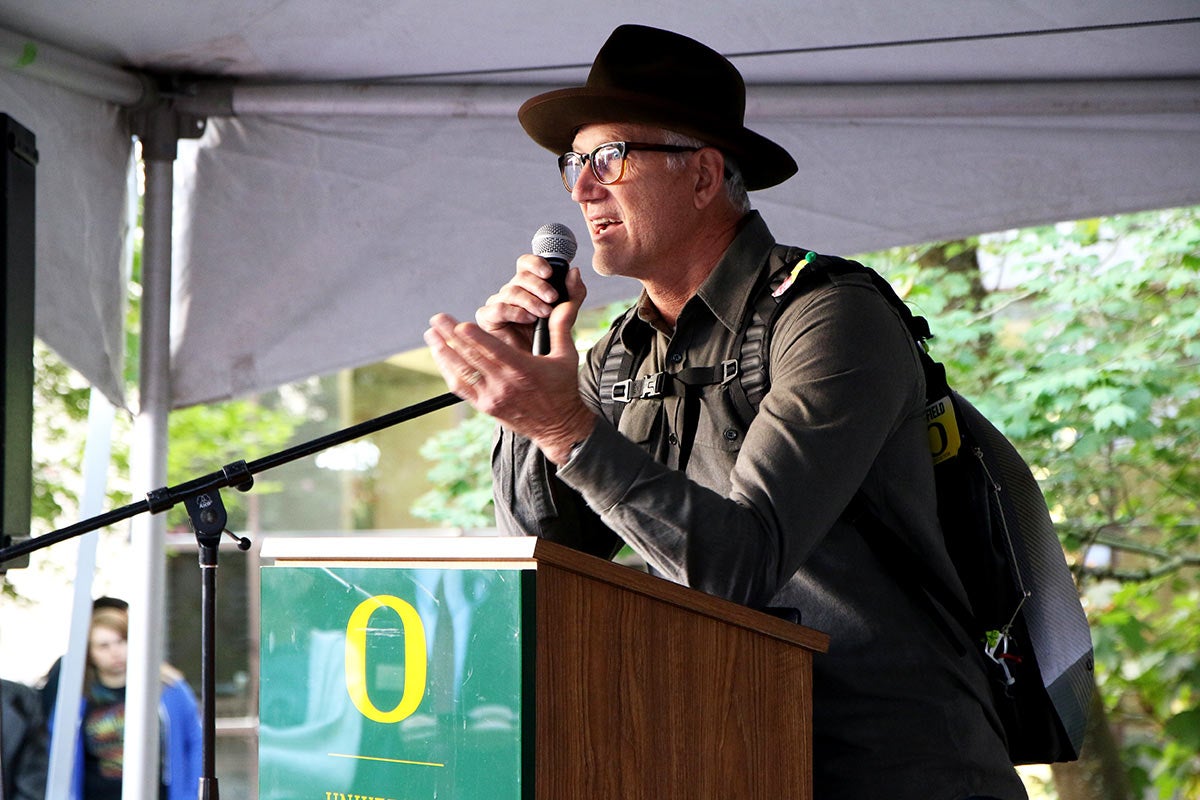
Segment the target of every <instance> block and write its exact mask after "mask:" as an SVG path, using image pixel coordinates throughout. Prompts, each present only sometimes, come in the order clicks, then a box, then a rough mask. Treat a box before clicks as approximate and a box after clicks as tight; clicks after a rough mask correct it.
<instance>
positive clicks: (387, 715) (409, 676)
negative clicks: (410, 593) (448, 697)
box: [346, 594, 427, 723]
mask: <svg viewBox="0 0 1200 800" xmlns="http://www.w3.org/2000/svg"><path fill="white" fill-rule="evenodd" d="M385 607H386V608H390V609H392V610H393V611H395V612H396V613H397V614H398V615H399V616H400V625H401V627H402V628H403V630H404V693H403V694H402V695H401V696H400V702H399V703H398V704H397V705H396V707H395V708H393V709H392V710H391V711H380V710H379V709H378V708H376V707H375V704H374V703H372V702H371V697H370V695H368V694H367V624H368V623H369V622H370V621H371V615H372V614H374V613H375V612H376V611H378V610H379V609H381V608H385ZM425 658H426V656H425V625H424V623H423V622H421V615H420V614H418V613H417V610H416V609H415V608H413V607H412V605H410V604H409V603H406V602H404V601H403V600H401V599H400V598H399V597H393V596H391V595H388V594H382V595H376V596H375V597H371V598H368V599H366V600H364V601H362V602H361V603H359V604H358V607H357V608H355V609H354V613H353V614H351V615H350V621H349V622H348V623H347V624H346V690H347V691H348V692H349V693H350V699H351V700H352V701H353V702H354V707H355V708H357V709H358V710H359V713H361V714H362V715H363V716H364V717H366V718H367V719H370V720H374V721H375V722H385V723H388V722H399V721H400V720H402V719H405V718H407V717H409V716H411V715H412V713H413V712H414V711H416V710H417V707H418V706H420V705H421V700H422V698H424V696H425V675H426V671H427V669H426V663H425Z"/></svg>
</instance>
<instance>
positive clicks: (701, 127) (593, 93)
mask: <svg viewBox="0 0 1200 800" xmlns="http://www.w3.org/2000/svg"><path fill="white" fill-rule="evenodd" d="M517 118H518V119H519V120H520V122H521V127H523V128H524V129H525V132H526V133H528V134H529V137H530V138H531V139H533V140H534V141H535V142H537V143H538V144H540V145H541V146H542V147H545V148H546V149H547V150H550V151H551V152H553V153H555V154H556V155H558V154H562V153H565V152H567V151H568V150H570V149H571V147H572V143H573V140H574V138H575V132H576V131H577V130H578V129H579V128H580V127H582V126H583V125H587V124H589V123H597V122H600V123H604V122H634V123H641V124H648V125H656V126H659V127H662V128H665V129H667V130H672V131H675V132H677V133H682V134H686V135H688V136H694V137H696V138H697V139H701V140H703V141H705V142H708V143H709V144H711V145H713V146H714V147H717V148H718V149H720V150H722V151H724V152H725V153H727V154H728V155H729V156H731V157H732V158H733V159H734V160H735V161H737V164H738V167H739V168H740V169H741V171H742V177H743V179H744V180H745V182H746V188H747V189H748V190H750V191H754V190H756V189H766V188H768V187H771V186H775V185H777V184H780V183H783V182H784V181H785V180H787V179H788V178H790V177H792V176H793V175H795V174H796V171H797V167H796V162H795V160H794V159H793V158H792V156H791V155H790V154H789V153H788V152H787V151H786V150H784V149H783V148H782V147H780V146H779V145H777V144H775V143H774V142H772V141H771V140H770V139H768V138H766V137H765V136H762V135H760V134H757V133H755V132H754V131H752V130H750V129H749V128H745V127H741V126H738V127H730V126H729V125H728V124H727V123H725V122H722V121H721V120H718V119H716V118H714V117H709V116H706V115H705V114H704V113H703V109H694V108H685V107H682V106H677V105H673V104H671V103H665V102H663V100H662V98H659V97H648V96H646V95H641V94H637V93H633V92H622V91H620V90H615V89H593V88H589V87H586V86H581V87H575V88H570V89H557V90H555V91H552V92H546V93H545V94H540V95H537V96H536V97H532V98H530V99H529V100H527V101H525V103H524V104H523V105H522V106H521V108H520V110H519V111H518V112H517Z"/></svg>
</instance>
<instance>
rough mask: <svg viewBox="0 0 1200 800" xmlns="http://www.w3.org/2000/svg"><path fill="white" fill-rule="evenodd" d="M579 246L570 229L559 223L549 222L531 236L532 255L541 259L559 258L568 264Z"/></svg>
mask: <svg viewBox="0 0 1200 800" xmlns="http://www.w3.org/2000/svg"><path fill="white" fill-rule="evenodd" d="M578 248H579V245H578V244H577V243H576V242H575V234H573V233H571V229H570V228H568V227H567V226H566V225H563V224H562V223H559V222H549V223H547V224H545V225H543V226H542V227H540V228H538V229H537V233H535V234H534V235H533V254H534V255H535V256H541V257H542V258H561V259H562V260H563V261H566V262H567V263H570V261H571V259H573V258H574V257H575V251H576V250H577V249H578Z"/></svg>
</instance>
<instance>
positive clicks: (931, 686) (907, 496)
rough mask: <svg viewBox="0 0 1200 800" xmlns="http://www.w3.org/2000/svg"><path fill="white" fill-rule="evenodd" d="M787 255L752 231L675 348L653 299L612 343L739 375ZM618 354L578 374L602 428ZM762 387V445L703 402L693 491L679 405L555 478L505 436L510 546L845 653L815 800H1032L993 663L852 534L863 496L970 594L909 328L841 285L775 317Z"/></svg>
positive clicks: (856, 282)
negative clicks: (1004, 722)
mask: <svg viewBox="0 0 1200 800" xmlns="http://www.w3.org/2000/svg"><path fill="white" fill-rule="evenodd" d="M786 251H787V248H783V247H781V246H777V245H776V244H775V242H774V239H773V237H772V236H771V233H770V231H769V230H768V229H767V226H766V224H765V223H764V222H763V221H762V219H761V218H760V217H759V215H758V214H757V213H753V212H752V213H751V214H750V215H748V217H747V218H746V221H745V222H744V224H743V227H742V229H741V231H740V232H739V234H738V236H737V238H736V239H735V241H734V242H733V244H732V245H731V246H730V248H729V250H728V251H727V252H726V253H725V255H724V257H723V258H722V260H721V261H720V263H719V264H718V265H717V267H716V268H715V269H714V271H713V272H712V274H711V275H710V276H709V277H708V279H707V280H706V281H705V283H704V284H703V285H702V286H701V288H700V290H699V291H698V292H697V293H696V295H695V296H694V297H693V298H692V299H691V300H690V301H689V302H688V303H687V304H686V306H685V307H684V309H683V311H682V312H681V314H680V315H679V318H678V321H677V324H676V326H675V330H674V331H673V332H672V331H669V330H660V328H662V327H663V326H662V325H661V323H659V324H651V323H653V322H654V321H655V320H654V317H655V315H654V313H653V310H652V308H649V307H647V303H646V299H645V297H643V300H642V304H643V307H642V312H641V313H640V314H637V315H632V316H630V317H629V318H627V320H626V321H625V322H624V323H623V324H621V325H620V326H618V327H617V328H616V329H615V330H614V331H612V332H610V335H617V336H622V337H624V340H625V344H626V347H627V348H628V349H629V351H630V352H634V353H643V352H644V353H647V355H646V356H645V359H644V360H643V362H642V363H641V365H640V366H639V367H638V370H637V372H638V374H639V375H644V374H647V373H651V372H657V371H662V370H665V371H668V372H676V371H678V370H681V369H685V368H687V367H704V366H713V365H717V364H720V363H721V362H722V361H723V360H725V359H729V358H735V357H737V355H738V354H737V353H735V352H733V350H734V346H735V341H736V337H737V334H738V331H739V330H740V328H741V326H743V325H744V324H746V322H747V321H748V319H747V318H748V314H747V313H746V310H747V307H748V306H749V305H750V304H751V303H752V302H753V300H754V297H753V295H754V289H755V286H756V285H757V284H758V281H759V280H760V278H761V277H762V276H763V275H764V273H765V274H767V275H769V274H772V273H774V272H775V271H776V270H777V269H779V268H780V267H781V266H783V260H782V259H783V254H784V253H785V252H786ZM647 320H649V321H647ZM647 339H649V341H647ZM604 345H605V342H604V341H601V342H599V343H598V344H597V345H596V346H595V347H594V348H593V350H592V351H591V353H590V354H589V357H588V359H587V362H586V364H585V365H584V367H583V369H582V370H581V393H582V396H583V398H584V400H585V402H586V403H588V404H589V405H590V406H591V407H592V408H593V410H596V411H597V412H599V409H600V404H599V375H600V372H601V368H602V363H601V362H602V361H603V355H602V354H603V352H604ZM643 345H645V346H643ZM768 374H769V376H770V389H769V391H768V392H767V394H766V395H765V396H764V398H763V400H762V402H761V405H760V406H759V410H758V414H757V416H756V417H755V418H754V420H753V422H752V423H751V424H750V425H749V426H748V427H746V426H744V425H743V424H742V423H741V421H740V419H739V417H738V415H737V414H736V413H735V411H734V406H733V405H732V403H731V402H730V399H729V394H728V387H727V386H725V387H722V386H719V385H718V386H712V387H709V388H708V389H707V390H706V391H705V394H704V396H703V398H702V401H701V404H700V412H699V416H698V418H697V420H696V426H695V434H694V436H693V437H692V440H691V452H690V457H689V458H688V460H687V463H686V468H685V470H683V471H681V470H679V469H678V467H679V464H680V454H681V452H682V451H681V444H683V442H682V441H681V438H686V434H685V432H684V431H685V428H684V424H683V416H684V412H683V400H682V398H679V397H665V398H663V399H662V400H660V401H640V402H633V403H630V404H629V405H628V406H627V407H626V408H625V409H624V410H623V414H622V415H621V418H620V425H619V430H618V429H615V428H614V427H613V426H612V425H611V424H609V423H608V422H607V420H605V419H603V418H601V419H600V420H599V421H598V422H597V423H596V427H595V430H594V431H593V433H592V434H591V435H590V436H589V438H588V439H587V440H586V441H585V442H583V443H582V444H581V445H580V446H579V447H578V448H577V449H576V450H575V451H574V452H573V455H572V458H571V460H570V461H569V462H568V463H567V464H566V465H564V466H562V467H561V468H559V469H558V470H557V474H555V470H554V468H553V465H552V464H550V463H549V462H547V461H546V460H545V459H544V458H543V457H542V456H541V454H540V452H538V451H537V449H536V448H534V447H533V446H532V445H531V444H530V443H529V442H527V441H525V440H523V439H520V438H519V437H515V436H513V435H512V434H510V433H508V432H507V431H502V432H501V434H500V436H499V438H498V441H497V446H496V449H495V453H494V458H493V466H494V473H495V480H496V490H495V491H496V505H497V514H498V519H499V521H500V524H501V527H502V528H504V529H506V530H507V531H508V532H510V533H514V534H529V535H539V536H545V537H548V538H553V539H555V540H558V541H562V542H565V543H567V544H569V545H571V546H574V547H577V548H579V549H581V550H585V551H588V552H591V553H594V554H597V555H601V556H605V557H609V556H611V555H613V554H614V553H615V551H616V550H617V549H619V547H620V544H621V543H622V542H624V543H627V544H628V545H629V546H630V547H631V548H632V549H633V550H634V551H636V552H637V553H638V554H639V555H640V556H641V557H642V558H643V559H644V560H645V561H646V563H647V564H648V565H649V566H650V568H651V570H652V571H653V572H655V573H656V574H659V575H661V576H663V577H666V578H668V579H670V580H673V581H676V582H678V583H681V584H685V585H688V586H691V587H693V588H696V589H700V590H703V591H705V592H709V593H711V594H714V595H718V596H720V597H724V598H727V599H730V600H734V601H736V602H739V603H743V604H745V605H748V606H751V607H758V608H762V607H767V606H782V607H790V608H795V609H798V610H799V611H800V613H801V618H802V622H803V623H804V624H805V625H808V626H810V627H813V628H816V629H818V630H822V631H825V632H827V633H829V634H830V636H831V644H830V648H829V652H828V653H827V654H824V655H818V656H816V658H815V661H814V739H815V743H814V749H815V753H814V756H815V758H814V761H815V773H814V781H815V789H816V797H817V798H875V797H879V798H885V797H886V798H889V800H903V799H904V798H912V800H942V799H943V798H944V799H945V800H951V799H952V798H962V797H968V796H970V795H988V796H994V797H997V798H1005V800H1007V799H1008V798H1024V797H1025V796H1026V794H1025V791H1024V788H1023V786H1022V784H1021V782H1020V779H1019V778H1018V776H1017V775H1016V772H1015V771H1014V770H1013V768H1012V766H1011V764H1010V762H1009V758H1008V755H1007V752H1006V750H1005V747H1004V742H1003V738H1002V736H1003V734H1002V733H1001V732H1000V726H999V722H998V721H997V719H996V716H995V713H994V710H993V708H992V704H991V699H990V695H989V690H988V687H987V685H986V683H985V681H986V678H985V675H984V671H983V668H982V667H981V666H980V663H979V659H981V658H982V656H981V655H980V653H979V652H978V649H977V648H975V647H974V646H972V645H970V644H969V643H967V642H965V641H964V642H960V643H959V647H957V648H956V647H955V646H954V645H952V643H951V641H950V639H948V638H947V636H946V633H945V631H946V627H945V624H944V621H939V620H936V619H934V614H933V613H932V608H931V607H930V606H929V605H928V603H922V602H919V601H918V599H916V598H914V596H913V593H912V586H911V584H909V583H906V582H904V581H902V580H901V579H900V577H899V576H898V575H896V574H895V570H893V569H889V566H888V565H885V564H882V563H881V562H880V559H879V557H878V556H877V555H876V554H875V552H874V551H873V550H872V549H871V548H870V546H869V545H868V544H867V543H866V541H865V540H864V539H863V536H862V534H860V533H859V532H858V531H857V530H856V529H855V528H854V527H853V526H852V525H850V524H848V523H847V522H846V521H845V520H843V519H842V514H843V511H845V509H846V506H847V504H849V503H850V501H851V499H852V498H853V497H854V496H855V495H856V493H858V492H859V490H860V489H861V490H862V495H863V497H865V499H866V501H867V503H868V504H869V506H870V508H871V509H872V511H873V512H874V513H875V514H876V515H877V516H878V517H879V518H880V520H881V521H882V522H884V523H885V524H886V525H888V526H889V527H890V528H891V529H893V530H896V531H902V532H903V533H904V535H905V537H906V539H907V540H908V544H909V545H910V546H911V547H912V548H913V549H914V550H915V551H916V552H917V553H918V554H920V556H921V557H922V558H924V559H925V560H926V561H927V562H928V563H929V564H930V566H931V567H932V569H933V570H934V571H935V573H937V574H939V575H942V576H943V577H944V578H945V579H946V581H947V582H948V583H949V584H950V585H952V586H954V587H956V590H957V591H959V592H961V584H959V583H958V582H957V578H956V577H955V573H954V571H953V567H952V566H951V564H950V561H949V557H948V555H947V554H946V551H945V548H944V546H943V545H942V543H941V540H942V535H941V531H940V528H939V525H938V520H937V511H936V501H935V489H934V480H933V471H932V463H931V460H930V454H929V444H928V438H927V437H928V435H927V432H926V425H925V417H924V413H925V385H924V375H923V372H922V369H921V366H920V362H919V359H918V354H917V350H916V345H915V343H914V342H913V340H912V338H911V337H910V335H909V334H908V331H907V329H906V328H905V326H904V323H903V321H902V320H901V319H900V317H899V315H898V314H897V313H896V311H895V310H894V309H893V308H892V307H891V306H890V305H889V304H888V302H887V301H886V300H885V299H884V298H883V297H882V296H881V295H880V294H879V293H878V292H877V291H876V290H875V289H874V288H873V287H872V286H871V285H870V282H869V280H867V279H865V278H862V277H860V276H853V275H846V276H833V277H831V280H830V282H829V283H827V284H825V285H822V286H820V287H818V288H816V289H812V290H809V291H806V292H805V293H804V294H803V295H800V296H797V297H796V298H794V299H792V301H791V302H790V303H789V304H788V306H787V307H786V308H785V309H784V311H783V312H782V314H781V315H780V317H779V319H778V321H777V323H776V325H775V327H774V330H773V332H772V337H771V346H770V354H769V365H768Z"/></svg>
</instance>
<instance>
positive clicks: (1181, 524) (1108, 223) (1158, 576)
mask: <svg viewBox="0 0 1200 800" xmlns="http://www.w3.org/2000/svg"><path fill="white" fill-rule="evenodd" d="M959 246H960V247H963V248H967V249H970V248H974V247H977V248H978V249H979V251H980V255H981V261H982V262H983V263H985V264H988V263H994V264H996V266H997V268H999V269H1000V270H1002V272H1000V273H999V274H996V272H995V270H992V271H990V272H991V273H992V274H986V271H985V275H984V277H985V283H986V282H987V279H988V278H990V279H992V280H993V281H995V280H997V279H999V280H1000V281H1001V282H1002V283H1001V288H994V289H993V290H992V291H989V292H986V293H985V294H983V295H982V296H978V295H975V296H973V295H972V293H971V280H970V275H969V271H968V272H958V271H953V270H947V269H946V268H941V267H938V268H928V267H927V268H920V267H918V263H919V262H921V261H923V260H925V259H924V258H923V255H924V253H925V250H924V249H917V250H899V251H889V252H888V253H886V254H881V258H880V260H881V261H884V262H890V263H888V265H887V266H888V268H887V272H888V274H889V277H891V278H892V279H893V280H894V281H896V282H897V283H898V284H899V285H901V286H902V287H905V288H907V290H908V291H907V299H908V301H909V302H911V303H913V304H914V305H915V306H916V307H917V308H918V310H919V311H920V313H924V314H926V315H927V316H929V318H930V320H931V323H932V325H933V328H934V332H935V334H937V338H935V339H934V341H933V342H932V343H931V350H932V351H933V354H934V355H935V357H937V358H939V359H941V360H943V361H944V362H945V363H946V364H947V368H948V371H949V372H950V375H951V379H952V382H953V383H954V384H955V385H956V386H957V387H958V388H959V389H960V391H962V392H963V393H964V394H965V395H967V396H968V397H970V398H971V399H973V400H974V401H976V402H977V404H978V405H979V407H980V408H981V410H983V411H984V413H986V414H987V415H988V416H989V417H990V418H991V419H992V420H993V421H995V422H996V423H997V425H998V426H999V427H1001V428H1002V429H1003V430H1004V431H1005V432H1006V433H1007V434H1008V435H1009V436H1010V437H1011V438H1012V439H1013V440H1014V442H1015V443H1016V444H1017V447H1018V449H1019V450H1020V451H1021V453H1022V454H1023V455H1024V456H1025V458H1026V460H1027V461H1028V462H1029V463H1030V465H1031V466H1032V467H1033V468H1034V471H1035V474H1036V475H1037V476H1038V479H1039V481H1040V482H1041V484H1042V488H1043V490H1044V491H1045V492H1046V495H1047V497H1048V499H1049V500H1050V502H1051V506H1052V511H1053V513H1054V516H1055V521H1056V524H1057V525H1058V528H1059V531H1060V534H1061V536H1062V538H1063V540H1064V544H1065V546H1066V547H1067V549H1068V553H1069V555H1070V557H1071V560H1072V562H1073V567H1074V569H1075V572H1076V575H1077V577H1078V580H1079V584H1080V587H1081V590H1082V592H1083V594H1084V598H1085V604H1086V606H1087V610H1088V614H1089V618H1090V620H1091V622H1092V626H1093V638H1094V640H1095V643H1096V655H1097V680H1098V685H1099V687H1100V689H1101V692H1102V694H1103V699H1104V703H1105V708H1106V710H1107V713H1108V715H1109V718H1110V720H1111V722H1112V724H1113V726H1114V729H1115V730H1116V731H1117V733H1118V738H1119V741H1120V742H1121V743H1122V745H1123V748H1124V751H1123V758H1124V761H1125V764H1126V766H1127V769H1128V771H1129V776H1130V780H1131V782H1132V784H1133V788H1134V794H1135V796H1146V794H1147V793H1150V795H1151V796H1156V797H1160V798H1190V797H1196V796H1200V780H1198V779H1197V775H1200V757H1198V756H1197V754H1198V753H1200V646H1198V645H1200V580H1198V572H1197V570H1196V566H1197V565H1198V564H1200V547H1198V545H1197V535H1198V533H1200V527H1198V521H1200V513H1198V509H1197V502H1198V499H1200V458H1198V456H1200V369H1198V368H1197V367H1198V366H1200V210H1197V209H1182V210H1174V211H1166V212H1150V213H1145V214H1135V215H1128V216H1122V217H1115V218H1108V219H1103V220H1084V221H1079V222H1075V223H1069V224H1061V225H1056V226H1048V227H1041V228H1032V229H1027V230H1022V231H1019V232H1015V233H1012V234H1009V235H1007V236H1004V237H991V238H987V239H985V241H984V242H982V243H979V242H965V243H960V244H959ZM942 247H944V246H942ZM989 257H990V258H989ZM868 258H870V257H868ZM1102 556H1103V557H1104V558H1101V557H1102Z"/></svg>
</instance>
